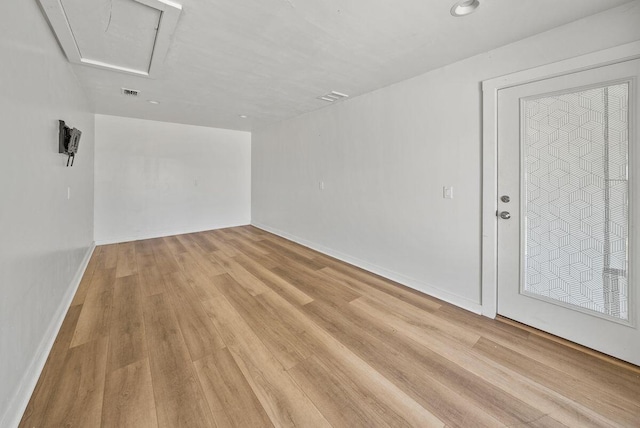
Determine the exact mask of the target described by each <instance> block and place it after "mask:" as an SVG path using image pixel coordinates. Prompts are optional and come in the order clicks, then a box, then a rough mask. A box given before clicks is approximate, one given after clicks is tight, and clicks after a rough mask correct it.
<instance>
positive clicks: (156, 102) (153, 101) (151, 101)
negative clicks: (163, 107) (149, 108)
mask: <svg viewBox="0 0 640 428" xmlns="http://www.w3.org/2000/svg"><path fill="white" fill-rule="evenodd" d="M149 103H151V104H160V101H155V100H149Z"/></svg>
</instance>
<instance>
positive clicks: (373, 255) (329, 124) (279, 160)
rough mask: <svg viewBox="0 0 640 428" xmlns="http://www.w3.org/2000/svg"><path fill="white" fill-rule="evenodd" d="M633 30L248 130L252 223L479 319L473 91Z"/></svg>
mask: <svg viewBox="0 0 640 428" xmlns="http://www.w3.org/2000/svg"><path fill="white" fill-rule="evenodd" d="M639 22H640V2H638V1H636V2H634V3H631V4H627V5H624V6H622V7H619V8H616V9H612V10H610V11H607V12H604V13H602V14H600V15H594V16H592V17H588V18H586V19H583V20H580V21H576V22H574V23H571V24H568V25H565V26H562V27H558V28H556V29H554V30H551V31H549V32H546V33H542V34H539V35H536V36H534V37H531V38H528V39H525V40H523V41H520V42H517V43H514V44H511V45H508V46H505V47H502V48H499V49H496V50H494V51H491V52H488V53H485V54H481V55H477V56H475V57H472V58H469V59H467V60H464V61H461V62H457V63H455V64H451V65H449V66H446V67H443V68H440V69H437V70H434V71H431V72H429V73H426V74H424V75H421V76H418V77H416V78H413V79H410V80H407V81H404V82H401V83H398V84H395V85H393V86H390V87H387V88H384V89H381V90H378V91H375V92H373V93H369V94H366V95H362V96H360V97H357V98H353V99H350V100H348V101H346V102H342V103H340V104H336V105H333V106H331V107H328V108H325V109H322V110H319V111H316V112H312V113H309V114H306V115H303V116H300V117H298V118H295V119H292V120H287V121H284V122H281V123H278V124H275V125H273V126H269V127H267V128H263V129H259V130H255V131H254V133H253V167H252V168H253V172H252V222H253V223H254V224H255V225H257V226H259V227H264V228H266V229H268V230H271V231H274V232H276V233H279V234H281V235H283V236H287V237H289V238H291V239H294V240H297V241H299V242H302V243H304V244H306V245H309V246H312V247H315V248H317V249H320V250H321V251H325V252H328V253H330V254H333V255H335V256H338V257H340V258H342V259H345V260H347V261H350V262H352V263H355V264H358V265H360V266H362V267H364V268H366V269H369V270H373V271H375V272H378V273H380V274H383V275H385V276H388V277H390V278H393V279H396V280H399V281H400V282H403V283H405V284H407V285H410V286H412V287H414V288H417V289H420V290H422V291H425V292H427V293H429V294H432V295H435V296H437V297H440V298H443V299H445V300H448V301H450V302H452V303H455V304H458V305H460V306H463V307H466V308H468V309H471V310H475V311H479V310H480V303H481V301H480V267H481V170H482V163H481V148H482V146H481V135H482V131H481V117H482V110H481V95H482V94H481V87H480V85H481V82H482V81H483V80H485V79H488V78H491V77H496V76H500V75H504V74H508V73H511V72H514V71H518V70H523V69H527V68H531V67H535V66H539V65H543V64H547V63H551V62H555V61H559V60H562V59H566V58H570V57H574V56H578V55H581V54H585V53H589V52H593V51H597V50H601V49H604V48H607V47H612V46H616V45H619V44H623V43H627V42H631V41H635V40H638V39H640V25H638V23H639ZM321 180H322V181H324V183H325V190H323V191H322V190H320V189H319V184H318V183H319V181H321ZM443 186H453V187H454V197H455V198H454V199H443V198H442V187H443Z"/></svg>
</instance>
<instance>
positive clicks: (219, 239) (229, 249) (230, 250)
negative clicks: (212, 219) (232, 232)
mask: <svg viewBox="0 0 640 428" xmlns="http://www.w3.org/2000/svg"><path fill="white" fill-rule="evenodd" d="M204 235H205V236H206V237H207V239H209V241H211V242H212V243H213V245H214V246H215V247H216V248H217V249H218V250H217V251H221V252H222V253H224V255H225V256H227V257H234V256H237V255H238V254H239V252H238V250H236V249H235V248H234V247H233V246H231V245H229V244H228V240H229V239H231V238H232V237H230V236H229V235H227V234H225V232H224V231H223V230H210V231H208V232H205V233H204Z"/></svg>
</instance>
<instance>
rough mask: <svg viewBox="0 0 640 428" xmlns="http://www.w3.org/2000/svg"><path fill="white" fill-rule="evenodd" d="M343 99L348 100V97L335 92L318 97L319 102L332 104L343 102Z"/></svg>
mask: <svg viewBox="0 0 640 428" xmlns="http://www.w3.org/2000/svg"><path fill="white" fill-rule="evenodd" d="M345 98H349V95H347V94H342V93H340V92H336V91H331V92H330V93H328V94H326V95H323V96H321V97H318V99H319V100H324V101H329V102H330V103H332V102H334V101H340V100H343V99H345Z"/></svg>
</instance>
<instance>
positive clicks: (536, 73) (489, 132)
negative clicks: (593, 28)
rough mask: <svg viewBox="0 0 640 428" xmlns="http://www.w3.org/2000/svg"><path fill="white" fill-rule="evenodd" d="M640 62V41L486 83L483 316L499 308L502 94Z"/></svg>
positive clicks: (497, 78)
mask: <svg viewBox="0 0 640 428" xmlns="http://www.w3.org/2000/svg"><path fill="white" fill-rule="evenodd" d="M638 58H640V41H638V42H633V43H627V44H624V45H620V46H616V47H613V48H609V49H605V50H601V51H598V52H594V53H591V54H587V55H582V56H579V57H575V58H571V59H567V60H564V61H559V62H555V63H552V64H548V65H543V66H540V67H536V68H532V69H529V70H524V71H519V72H516V73H512V74H508V75H505V76H501V77H496V78H494V79H490V80H485V81H484V82H482V125H483V135H482V279H481V287H482V294H481V295H482V315H484V316H486V317H489V318H495V317H496V315H497V307H498V305H497V304H498V275H497V273H498V270H497V266H498V221H497V217H496V212H497V209H498V131H497V130H498V91H500V90H501V89H505V88H510V87H513V86H518V85H522V84H525V83H531V82H536V81H540V80H544V79H548V78H551V77H557V76H561V75H564V74H568V73H574V72H577V71H583V70H588V69H591V68H595V67H602V66H605V65H610V64H615V63H618V62H623V61H628V60H632V59H638Z"/></svg>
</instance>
